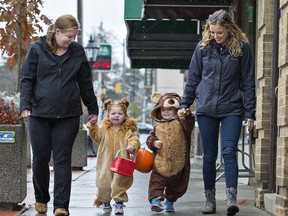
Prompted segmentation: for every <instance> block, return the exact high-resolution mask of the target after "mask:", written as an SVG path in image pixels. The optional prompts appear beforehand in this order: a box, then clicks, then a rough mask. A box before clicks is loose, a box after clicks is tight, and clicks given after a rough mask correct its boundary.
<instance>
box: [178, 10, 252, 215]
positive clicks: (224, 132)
mask: <svg viewBox="0 0 288 216" xmlns="http://www.w3.org/2000/svg"><path fill="white" fill-rule="evenodd" d="M194 100H196V118H197V122H198V125H199V130H200V134H201V138H202V143H203V150H204V157H203V178H204V188H205V196H206V202H205V205H204V207H203V209H202V213H203V214H213V213H215V212H216V201H215V193H216V190H215V180H216V159H217V155H218V134H219V132H220V126H221V139H220V140H221V152H222V157H223V159H224V170H225V181H226V195H227V215H235V214H236V213H237V212H238V211H239V207H238V205H237V186H238V163H237V145H238V141H239V136H240V132H241V128H242V121H243V120H244V121H245V122H246V123H248V128H249V130H252V128H253V125H254V118H255V104H256V99H255V71H254V63H253V56H252V53H251V50H250V48H249V45H248V39H247V37H246V35H245V34H244V33H243V32H242V31H241V29H239V28H238V27H237V26H236V25H235V23H234V22H233V21H232V19H231V17H230V16H229V14H228V13H227V12H226V11H225V10H219V11H216V12H215V13H213V14H211V15H209V18H208V19H207V20H206V24H205V26H204V31H203V33H202V41H200V42H199V43H198V45H197V47H196V49H195V51H194V54H193V56H192V60H191V63H190V67H189V74H188V81H187V84H186V86H185V90H184V95H183V98H182V101H181V104H180V108H182V109H181V110H180V111H179V112H180V113H178V114H179V116H180V117H181V115H182V113H185V109H186V108H187V107H190V105H191V104H192V103H193V102H194Z"/></svg>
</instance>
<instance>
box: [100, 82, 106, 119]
mask: <svg viewBox="0 0 288 216" xmlns="http://www.w3.org/2000/svg"><path fill="white" fill-rule="evenodd" d="M106 99H107V87H106V86H105V84H104V82H103V81H102V84H101V101H102V106H103V104H104V101H105V100H106ZM103 118H104V110H103V109H102V113H101V119H103Z"/></svg>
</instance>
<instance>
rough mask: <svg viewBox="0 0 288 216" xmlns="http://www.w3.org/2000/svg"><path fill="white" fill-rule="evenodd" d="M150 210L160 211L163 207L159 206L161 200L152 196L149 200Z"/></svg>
mask: <svg viewBox="0 0 288 216" xmlns="http://www.w3.org/2000/svg"><path fill="white" fill-rule="evenodd" d="M151 211H155V212H160V211H163V208H162V206H161V200H160V199H157V198H153V199H152V200H151Z"/></svg>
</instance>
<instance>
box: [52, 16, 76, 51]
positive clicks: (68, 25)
mask: <svg viewBox="0 0 288 216" xmlns="http://www.w3.org/2000/svg"><path fill="white" fill-rule="evenodd" d="M57 28H58V29H60V31H61V32H66V31H70V30H73V29H79V28H80V25H79V23H78V21H77V20H76V18H75V17H74V16H72V15H70V14H66V15H62V16H60V17H58V18H57V19H56V21H55V22H54V24H51V25H50V26H49V27H48V30H47V33H46V41H47V44H48V46H49V48H50V49H51V51H52V52H53V53H55V52H56V51H57V49H58V45H57V43H56V38H55V33H56V29H57Z"/></svg>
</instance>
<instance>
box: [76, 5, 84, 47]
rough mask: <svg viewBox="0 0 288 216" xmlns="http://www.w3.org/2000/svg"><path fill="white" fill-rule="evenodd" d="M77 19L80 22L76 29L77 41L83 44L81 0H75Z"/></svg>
mask: <svg viewBox="0 0 288 216" xmlns="http://www.w3.org/2000/svg"><path fill="white" fill-rule="evenodd" d="M77 19H78V22H79V23H80V28H79V30H78V35H77V37H78V40H77V41H78V43H79V44H81V45H82V46H83V0H77Z"/></svg>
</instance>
